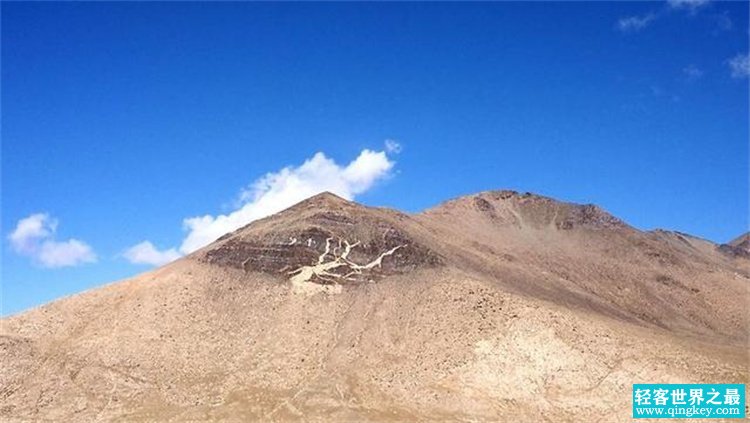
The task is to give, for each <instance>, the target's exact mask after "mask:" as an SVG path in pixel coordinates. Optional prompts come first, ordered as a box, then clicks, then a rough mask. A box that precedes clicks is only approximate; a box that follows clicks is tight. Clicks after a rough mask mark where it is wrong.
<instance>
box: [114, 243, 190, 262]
mask: <svg viewBox="0 0 750 423" xmlns="http://www.w3.org/2000/svg"><path fill="white" fill-rule="evenodd" d="M122 255H123V257H125V258H126V259H127V260H128V261H129V262H131V263H133V264H148V265H151V266H161V265H164V264H167V263H169V262H171V261H175V260H177V259H178V258H180V257H182V254H180V253H179V252H178V251H177V250H175V249H174V248H170V249H168V250H164V251H159V250H157V249H156V247H154V244H152V243H151V242H149V241H143V242H141V243H140V244H136V245H134V246H132V247H130V248H128V249H127V250H126V251H125V252H124V253H123V254H122Z"/></svg>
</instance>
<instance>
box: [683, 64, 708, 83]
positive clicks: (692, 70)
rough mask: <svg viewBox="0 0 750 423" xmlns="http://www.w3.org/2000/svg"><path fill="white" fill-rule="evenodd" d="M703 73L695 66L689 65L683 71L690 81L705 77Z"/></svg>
mask: <svg viewBox="0 0 750 423" xmlns="http://www.w3.org/2000/svg"><path fill="white" fill-rule="evenodd" d="M703 73H704V72H703V71H702V70H701V69H699V68H698V67H697V66H695V65H687V66H685V67H684V68H683V69H682V74H683V75H685V78H686V79H687V80H688V81H695V80H697V79H700V77H702V76H703Z"/></svg>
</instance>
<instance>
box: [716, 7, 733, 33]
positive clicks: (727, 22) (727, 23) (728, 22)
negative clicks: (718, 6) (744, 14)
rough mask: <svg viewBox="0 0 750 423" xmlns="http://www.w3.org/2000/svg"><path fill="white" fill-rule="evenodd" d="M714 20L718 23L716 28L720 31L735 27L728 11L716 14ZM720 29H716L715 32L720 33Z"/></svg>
mask: <svg viewBox="0 0 750 423" xmlns="http://www.w3.org/2000/svg"><path fill="white" fill-rule="evenodd" d="M713 20H714V22H715V23H716V28H717V30H718V31H731V30H732V28H733V27H734V23H733V22H732V18H730V17H729V13H728V12H726V11H725V12H723V13H718V14H716V15H714V16H713ZM718 31H714V33H718Z"/></svg>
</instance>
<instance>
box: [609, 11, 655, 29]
mask: <svg viewBox="0 0 750 423" xmlns="http://www.w3.org/2000/svg"><path fill="white" fill-rule="evenodd" d="M655 19H656V15H655V14H654V13H648V14H645V15H642V16H628V17H625V18H621V19H620V20H619V21H617V28H618V29H619V30H620V31H623V32H636V31H640V30H642V29H643V28H645V27H647V26H648V25H650V24H651V23H652V22H653V21H654V20H655Z"/></svg>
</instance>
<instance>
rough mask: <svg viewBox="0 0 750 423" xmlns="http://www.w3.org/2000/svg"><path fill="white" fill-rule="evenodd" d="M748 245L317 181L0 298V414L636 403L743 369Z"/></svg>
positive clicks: (546, 415)
mask: <svg viewBox="0 0 750 423" xmlns="http://www.w3.org/2000/svg"><path fill="white" fill-rule="evenodd" d="M749 284H750V260H748V259H747V258H746V257H745V256H743V255H741V254H735V253H734V250H732V251H728V250H727V249H726V248H721V246H717V245H715V244H713V243H710V242H708V241H705V240H701V239H698V238H694V237H691V236H688V235H685V234H680V233H676V232H669V231H653V232H641V231H638V230H636V229H634V228H632V227H630V226H628V225H627V224H626V223H624V222H622V221H620V220H619V219H617V218H615V217H613V216H611V215H610V214H608V213H606V212H605V211H603V210H601V209H600V208H598V207H596V206H591V205H576V204H569V203H564V202H559V201H555V200H553V199H549V198H545V197H541V196H537V195H533V194H519V193H516V192H513V191H493V192H485V193H481V194H477V195H474V196H469V197H463V198H459V199H457V200H453V201H450V202H447V203H445V204H443V205H441V206H438V207H436V208H434V209H431V210H427V211H425V212H423V213H420V214H416V215H407V214H404V213H400V212H397V211H393V210H388V209H376V208H368V207H364V206H361V205H358V204H355V203H351V202H347V201H344V200H342V199H340V198H338V197H335V196H333V195H331V194H321V195H318V196H316V197H313V198H311V199H308V200H306V201H304V202H302V203H300V204H297V205H295V206H293V207H291V208H290V209H288V210H285V211H283V212H281V213H279V214H277V215H274V216H271V217H268V218H266V219H262V220H259V221H256V222H254V223H252V224H250V225H248V226H246V227H244V228H241V229H239V230H238V231H235V232H234V233H231V234H227V235H226V236H224V237H222V238H221V239H219V240H217V241H216V242H215V243H213V244H211V245H209V246H207V247H205V248H203V249H201V250H199V251H197V252H196V253H194V254H192V255H190V256H188V257H185V258H183V259H181V260H178V261H177V262H174V263H172V264H169V265H167V266H164V267H162V268H160V269H157V270H154V271H152V272H148V273H145V274H143V275H140V276H138V277H135V278H133V279H130V280H126V281H122V282H119V283H115V284H111V285H108V286H105V287H102V288H98V289H94V290H91V291H88V292H85V293H83V294H80V295H76V296H72V297H68V298H65V299H61V300H59V301H55V302H53V303H50V304H47V305H45V306H42V307H39V308H37V309H33V310H29V311H27V312H25V313H22V314H19V315H16V316H12V317H9V318H6V319H3V320H2V328H1V329H0V362H2V363H3V364H2V367H0V417H2V420H3V421H34V420H53V421H128V422H132V421H144V422H145V421H207V420H215V421H249V420H250V421H517V420H533V421H555V422H557V421H623V420H626V419H629V417H630V395H631V394H630V385H631V384H632V383H636V382H665V383H670V382H671V383H678V382H737V383H748V355H747V351H748V328H749V327H750V322H749V321H748V314H747V311H746V310H747V304H748V299H749V298H748V286H749Z"/></svg>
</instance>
